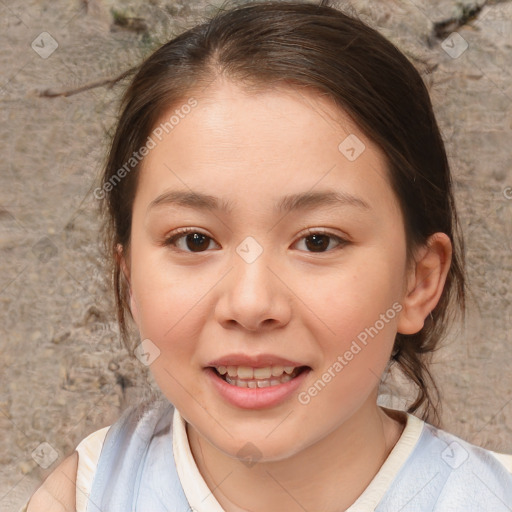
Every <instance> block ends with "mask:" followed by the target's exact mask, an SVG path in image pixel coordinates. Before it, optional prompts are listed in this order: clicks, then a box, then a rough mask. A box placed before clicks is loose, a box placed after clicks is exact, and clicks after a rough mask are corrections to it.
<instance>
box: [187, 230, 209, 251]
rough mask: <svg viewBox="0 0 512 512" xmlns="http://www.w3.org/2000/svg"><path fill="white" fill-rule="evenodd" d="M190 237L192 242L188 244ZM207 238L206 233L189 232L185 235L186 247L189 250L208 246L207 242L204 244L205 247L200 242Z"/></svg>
mask: <svg viewBox="0 0 512 512" xmlns="http://www.w3.org/2000/svg"><path fill="white" fill-rule="evenodd" d="M190 237H192V240H193V242H192V243H191V244H189V242H190V240H191V239H190ZM207 238H208V237H207V236H206V235H202V234H201V233H192V234H189V235H187V247H188V248H189V249H190V250H194V249H207V248H208V243H207V244H206V246H205V247H202V246H201V242H202V243H203V244H204V242H205V240H206V239H207Z"/></svg>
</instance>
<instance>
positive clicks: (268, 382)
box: [216, 366, 296, 389]
mask: <svg viewBox="0 0 512 512" xmlns="http://www.w3.org/2000/svg"><path fill="white" fill-rule="evenodd" d="M216 369H217V371H218V372H219V373H220V374H221V375H224V376H225V377H224V378H225V380H226V382H227V383H228V384H232V385H233V386H238V387H240V388H251V389H256V388H267V387H269V386H279V384H284V383H285V382H288V381H290V380H292V378H293V377H292V376H291V374H292V373H293V371H294V370H295V369H296V368H295V367H293V366H285V367H283V366H267V367H265V368H250V367H248V366H227V367H226V366H219V367H217V368H216ZM226 374H227V375H226ZM271 377H273V378H271Z"/></svg>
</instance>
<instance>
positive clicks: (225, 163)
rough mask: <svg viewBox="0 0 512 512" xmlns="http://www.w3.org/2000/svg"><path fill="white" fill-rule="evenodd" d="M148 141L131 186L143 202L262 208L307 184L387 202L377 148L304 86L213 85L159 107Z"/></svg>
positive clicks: (309, 188) (389, 196)
mask: <svg viewBox="0 0 512 512" xmlns="http://www.w3.org/2000/svg"><path fill="white" fill-rule="evenodd" d="M191 99H192V100H193V101H191ZM187 105H194V107H193V108H189V107H188V106H187ZM152 138H153V139H154V141H155V146H154V148H153V149H151V151H150V152H149V154H148V155H147V156H146V157H145V158H144V160H143V165H142V169H141V176H140V177H139V185H138V191H137V198H138V199H139V200H141V201H142V200H143V201H144V202H145V203H146V205H148V204H149V203H151V202H153V201H154V200H155V198H157V197H158V196H160V195H161V194H162V192H163V191H165V190H168V189H173V188H175V189H179V190H181V191H185V190H186V189H189V190H193V191H201V192H202V193H205V194H212V195H214V196H217V197H220V198H223V199H224V203H229V204H230V205H231V206H232V207H233V206H241V205H245V206H249V205H251V204H252V205H253V207H254V208H256V207H258V205H259V207H260V208H261V204H262V203H261V199H262V197H265V198H268V199H269V200H271V199H272V200H274V199H275V200H277V198H281V197H283V196H285V195H293V194H298V193H303V192H305V191H312V192H314V191H315V189H336V190H338V191H339V192H340V193H342V194H343V193H345V195H352V196H356V195H357V196H360V197H361V196H365V197H366V198H367V199H368V201H367V202H373V203H379V202H381V203H389V202H390V201H391V202H395V198H394V195H393V193H392V191H391V189H390V186H389V180H388V178H387V168H386V167H387V166H386V161H385V157H384V155H383V154H382V152H381V151H380V149H379V148H378V147H377V146H376V145H375V144H374V143H373V142H372V141H371V140H369V139H368V138H367V137H366V136H365V135H364V134H363V132H362V131H361V130H360V129H359V128H358V127H357V125H356V123H355V122H354V121H353V120H352V119H351V118H350V117H349V116H348V115H347V114H346V113H345V112H344V111H342V110H340V109H339V108H338V107H336V106H335V105H334V104H333V103H332V102H331V101H330V100H328V99H326V98H324V97H322V96H321V95H320V94H319V93H315V92H313V91H311V90H305V89H299V88H298V87H292V86H290V87H287V86H283V87H279V88H271V89H267V90H261V89H259V90H257V91H255V90H246V89H242V88H241V87H240V86H238V85H237V84H234V83H233V82H229V81H222V82H216V83H215V84H213V85H211V86H210V87H209V88H208V89H206V90H202V91H199V92H197V91H196V92H195V93H192V94H191V95H190V97H187V98H184V100H183V103H182V104H181V105H180V104H177V105H173V106H172V108H169V109H168V110H167V111H166V112H163V113H162V116H161V117H160V119H159V121H158V122H157V124H156V125H155V127H154V130H153V132H152ZM137 198H136V200H137ZM361 199H362V200H363V201H364V199H363V198H362V197H361ZM253 201H254V202H253Z"/></svg>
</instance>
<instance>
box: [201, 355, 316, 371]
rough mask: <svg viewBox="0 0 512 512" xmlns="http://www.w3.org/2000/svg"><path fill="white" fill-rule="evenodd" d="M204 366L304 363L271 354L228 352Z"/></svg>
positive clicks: (295, 364)
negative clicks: (252, 354)
mask: <svg viewBox="0 0 512 512" xmlns="http://www.w3.org/2000/svg"><path fill="white" fill-rule="evenodd" d="M206 366H214V367H218V366H248V367H249V368H265V367H267V366H294V367H299V366H306V365H304V364H301V363H298V362H297V361H292V360H291V359H285V358H284V357H279V356H275V355H272V354H258V355H254V356H249V355H247V354H229V355H226V356H223V357H219V358H218V359H214V360H213V361H210V362H209V363H207V365H206Z"/></svg>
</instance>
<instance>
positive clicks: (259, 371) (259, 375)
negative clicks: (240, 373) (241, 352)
mask: <svg viewBox="0 0 512 512" xmlns="http://www.w3.org/2000/svg"><path fill="white" fill-rule="evenodd" d="M271 376H272V368H271V367H270V366H267V367H266V368H255V369H254V378H255V379H269V378H270V377H271Z"/></svg>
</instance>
